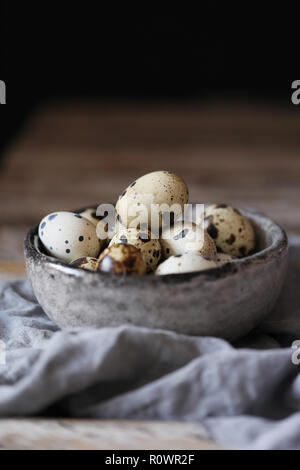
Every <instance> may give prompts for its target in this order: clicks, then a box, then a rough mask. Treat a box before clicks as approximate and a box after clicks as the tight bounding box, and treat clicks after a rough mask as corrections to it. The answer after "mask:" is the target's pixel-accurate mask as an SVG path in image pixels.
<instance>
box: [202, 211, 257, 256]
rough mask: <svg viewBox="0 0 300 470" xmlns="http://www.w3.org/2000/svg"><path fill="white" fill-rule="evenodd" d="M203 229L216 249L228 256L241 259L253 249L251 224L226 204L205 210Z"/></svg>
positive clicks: (253, 236) (253, 237) (253, 241)
mask: <svg viewBox="0 0 300 470" xmlns="http://www.w3.org/2000/svg"><path fill="white" fill-rule="evenodd" d="M204 222H205V228H206V229H207V232H208V233H209V235H210V236H211V237H212V238H213V239H214V241H215V243H216V245H217V247H218V248H219V249H220V250H221V251H222V252H223V253H227V254H229V255H233V256H237V257H238V258H241V257H243V256H247V255H248V254H249V253H250V252H252V250H254V248H255V233H254V230H253V227H252V225H251V222H250V221H249V220H248V219H247V218H246V217H244V216H243V215H242V214H241V213H240V212H239V211H238V210H237V209H234V208H233V207H231V206H227V205H226V204H213V205H211V206H209V207H208V208H207V209H206V210H205V219H204Z"/></svg>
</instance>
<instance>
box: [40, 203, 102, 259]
mask: <svg viewBox="0 0 300 470" xmlns="http://www.w3.org/2000/svg"><path fill="white" fill-rule="evenodd" d="M39 238H40V240H41V242H42V244H43V246H44V248H45V250H46V252H47V253H48V254H50V255H51V256H54V257H56V258H58V259H61V260H62V261H66V262H68V263H69V262H71V261H73V260H75V259H77V258H82V257H85V256H91V257H97V256H98V254H99V252H100V248H101V243H100V240H98V237H97V235H96V230H95V226H94V225H93V224H92V223H91V222H89V221H88V220H87V219H85V218H84V217H82V216H81V215H80V214H75V213H74V212H55V213H52V214H49V215H47V216H46V217H44V218H43V220H42V221H41V222H40V225H39Z"/></svg>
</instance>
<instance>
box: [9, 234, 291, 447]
mask: <svg viewBox="0 0 300 470" xmlns="http://www.w3.org/2000/svg"><path fill="white" fill-rule="evenodd" d="M290 245H291V249H290V264H289V272H288V277H287V281H286V284H285V286H284V289H283V292H282V294H281V297H280V299H279V300H278V303H277V305H276V307H275V309H274V311H273V312H272V314H271V315H270V316H269V318H268V319H267V320H266V321H265V322H264V323H263V324H262V325H261V326H260V327H259V328H258V329H257V330H256V331H254V332H252V333H251V334H249V335H248V336H247V337H246V338H243V339H242V340H240V341H239V342H238V343H237V344H235V345H231V344H229V343H228V342H226V341H224V340H222V339H218V338H211V337H189V336H185V335H180V334H176V333H173V332H170V331H162V330H151V329H146V328H138V327H134V326H131V325H124V326H122V327H118V328H102V329H72V330H68V331H60V330H59V328H58V327H57V326H56V325H54V324H53V323H52V322H51V320H49V319H48V318H47V316H46V315H45V314H44V313H43V311H42V309H41V308H40V307H39V305H38V304H37V302H36V300H35V298H34V295H33V293H32V290H31V288H30V285H29V283H28V281H17V282H1V283H0V340H2V343H0V416H29V415H31V416H32V415H45V414H46V415H51V414H54V415H56V416H57V415H63V416H74V417H97V418H124V419H125V418H126V419H139V420H143V419H147V420H149V419H151V420H153V419H155V420H156V419H157V420H171V421H172V420H182V421H198V422H201V423H202V424H203V425H204V426H205V428H206V429H207V431H208V433H209V435H210V436H211V437H212V438H213V439H215V440H217V441H218V442H220V443H221V444H223V445H224V446H226V447H229V448H242V449H247V448H249V449H294V448H295V449H296V448H297V449H300V365H299V364H296V363H293V362H300V361H297V358H298V357H299V359H300V347H299V356H297V350H292V349H291V344H292V342H293V341H295V340H300V307H299V306H300V289H299V287H298V285H299V281H300V238H299V237H292V238H291V239H290ZM1 347H2V349H1ZM292 354H293V358H294V359H295V358H296V361H295V360H294V361H292ZM4 359H5V363H3V362H4ZM1 362H2V364H1Z"/></svg>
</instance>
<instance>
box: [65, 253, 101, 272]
mask: <svg viewBox="0 0 300 470" xmlns="http://www.w3.org/2000/svg"><path fill="white" fill-rule="evenodd" d="M98 264H99V259H98V258H92V257H91V256H85V257H83V258H78V259H75V260H74V261H72V263H71V266H75V267H77V268H82V269H86V270H87V271H97V269H98Z"/></svg>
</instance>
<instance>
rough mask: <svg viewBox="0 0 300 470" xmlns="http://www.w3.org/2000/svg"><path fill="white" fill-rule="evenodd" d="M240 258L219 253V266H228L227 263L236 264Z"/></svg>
mask: <svg viewBox="0 0 300 470" xmlns="http://www.w3.org/2000/svg"><path fill="white" fill-rule="evenodd" d="M237 259H238V258H237V257H236V256H231V255H228V254H227V253H218V254H217V257H216V260H215V261H216V263H217V264H226V263H234V261H236V260H237Z"/></svg>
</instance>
